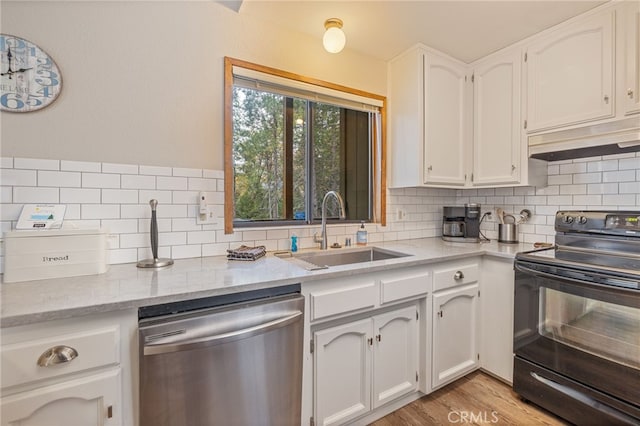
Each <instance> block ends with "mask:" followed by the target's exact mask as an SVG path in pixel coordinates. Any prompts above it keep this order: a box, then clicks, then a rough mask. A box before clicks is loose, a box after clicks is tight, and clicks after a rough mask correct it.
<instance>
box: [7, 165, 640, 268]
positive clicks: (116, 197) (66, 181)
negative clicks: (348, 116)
mask: <svg viewBox="0 0 640 426" xmlns="http://www.w3.org/2000/svg"><path fill="white" fill-rule="evenodd" d="M16 160H17V161H14V159H13V158H11V157H3V158H2V159H1V162H0V167H2V169H1V170H0V172H1V173H2V175H1V176H2V182H1V184H2V188H1V189H0V191H1V192H0V202H1V203H2V206H1V207H2V208H1V209H0V211H1V213H0V224H3V226H4V227H5V228H9V229H10V227H11V226H15V221H16V220H17V217H18V215H19V213H20V210H21V208H22V203H24V202H27V201H25V200H29V201H28V202H29V203H43V202H60V203H64V204H66V205H67V214H66V220H68V221H73V222H75V223H77V224H78V226H82V227H85V226H89V227H97V226H99V225H102V226H104V227H107V228H109V229H110V230H111V233H112V234H113V235H114V239H113V244H112V245H111V248H112V249H111V250H110V254H111V260H110V262H111V263H125V262H127V263H128V262H135V261H137V260H140V259H143V258H149V257H151V252H150V249H149V245H150V242H149V240H150V237H149V227H150V219H149V218H150V216H151V209H150V206H149V204H148V202H147V201H148V199H151V198H155V199H157V200H158V201H159V205H158V210H157V212H158V228H159V231H160V244H161V247H160V253H159V255H160V256H162V257H173V258H176V259H177V258H182V257H193V256H196V257H197V256H211V255H224V254H225V253H226V250H227V249H228V248H229V247H237V246H239V245H240V244H242V243H246V244H262V245H265V246H267V248H268V249H269V250H287V249H288V248H289V244H290V236H291V235H293V234H295V235H297V236H298V237H299V246H300V248H312V247H317V246H318V244H317V243H314V242H313V238H312V235H313V233H314V232H318V231H319V226H316V225H314V226H295V227H280V228H258V229H256V228H250V229H240V230H237V231H236V232H235V233H233V234H230V235H227V234H225V233H224V231H223V226H224V218H223V216H224V173H223V171H221V170H208V169H205V170H201V169H183V168H170V167H157V166H146V165H138V166H136V165H125V164H112V163H104V164H103V163H91V162H78V161H66V160H62V161H60V162H59V163H56V162H57V161H58V160H44V161H43V162H41V161H40V160H33V159H16ZM52 161H53V162H52ZM637 161H640V156H616V157H612V156H608V157H604V158H603V159H599V158H588V159H582V160H573V161H572V160H566V161H561V162H553V163H549V164H548V167H547V169H548V174H549V175H548V182H549V183H548V186H547V187H544V188H533V187H506V188H476V189H469V190H466V189H465V190H463V189H458V190H453V189H440V188H439V189H434V188H398V189H390V190H389V191H388V193H387V203H388V206H387V221H388V222H387V223H388V225H387V226H386V227H382V226H380V225H376V224H368V225H367V230H368V231H369V241H371V242H372V243H373V242H377V241H393V240H398V239H410V238H421V237H430V236H438V235H440V233H441V228H442V206H445V205H462V204H464V203H466V202H478V203H481V204H482V209H483V211H494V210H495V208H496V207H502V208H503V209H505V211H507V212H509V213H516V214H517V213H518V212H519V211H520V210H522V209H523V208H528V209H530V210H531V211H532V212H533V216H532V217H531V218H530V220H529V221H528V222H527V223H526V224H523V225H522V226H521V228H520V240H521V241H528V242H535V241H547V242H553V240H554V236H555V231H554V219H555V213H556V211H557V210H559V209H578V208H592V209H593V208H607V209H608V208H611V209H622V208H625V209H637V208H638V207H637V206H638V205H639V203H640V166H638V163H637ZM15 163H17V165H16V164H15ZM56 164H58V166H57V167H58V168H56ZM14 165H16V167H18V166H21V167H27V166H28V167H33V168H32V169H29V168H25V169H22V168H15V169H13V168H12V167H14ZM39 165H41V166H42V167H39ZM51 168H54V169H53V170H51ZM75 176H81V178H80V182H79V183H78V182H77V178H75ZM200 191H204V192H205V193H206V197H207V202H208V204H209V208H210V209H211V211H212V212H213V214H214V216H215V217H216V218H217V220H216V223H215V224H208V225H198V224H197V223H196V216H197V212H198V205H197V203H198V200H197V199H198V194H199V192H200ZM58 194H59V195H58ZM16 196H17V198H16ZM56 197H59V201H57V200H56ZM53 200H55V201H53ZM397 209H402V210H404V211H405V213H406V216H405V217H404V220H402V221H400V220H398V218H397V213H396V211H397ZM482 227H483V232H485V233H486V234H487V235H488V236H489V237H490V238H495V237H497V224H496V221H495V218H493V219H486V220H485V222H484V223H483V225H482ZM357 228H358V226H357V225H351V224H348V225H342V224H340V225H330V226H329V228H328V234H329V242H340V243H341V244H344V239H345V237H350V238H351V239H352V241H354V239H355V232H356V231H357Z"/></svg>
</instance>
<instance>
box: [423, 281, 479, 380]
mask: <svg viewBox="0 0 640 426" xmlns="http://www.w3.org/2000/svg"><path fill="white" fill-rule="evenodd" d="M477 306H478V284H477V283H474V284H472V285H468V286H463V287H456V288H452V289H449V290H443V291H439V292H437V293H435V294H434V295H433V315H434V319H433V374H432V380H433V387H434V388H435V387H438V386H441V385H443V384H445V383H449V382H451V381H453V380H455V379H457V378H459V377H461V376H462V375H464V374H466V373H468V372H470V371H472V370H475V369H476V368H477V366H478V350H477V333H476V325H477V324H476V318H477V309H478V308H477Z"/></svg>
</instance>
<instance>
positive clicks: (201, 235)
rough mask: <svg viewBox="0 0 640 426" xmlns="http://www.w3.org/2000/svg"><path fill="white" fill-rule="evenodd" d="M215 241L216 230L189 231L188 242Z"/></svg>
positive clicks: (206, 242)
mask: <svg viewBox="0 0 640 426" xmlns="http://www.w3.org/2000/svg"><path fill="white" fill-rule="evenodd" d="M215 242H216V232H215V231H192V232H188V233H187V244H208V243H215Z"/></svg>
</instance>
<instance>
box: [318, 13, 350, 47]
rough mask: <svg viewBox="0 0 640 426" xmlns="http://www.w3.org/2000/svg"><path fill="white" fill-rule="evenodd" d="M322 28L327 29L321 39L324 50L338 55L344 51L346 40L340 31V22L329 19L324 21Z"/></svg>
mask: <svg viewBox="0 0 640 426" xmlns="http://www.w3.org/2000/svg"><path fill="white" fill-rule="evenodd" d="M324 27H325V28H326V29H327V31H326V32H325V33H324V36H323V37H322V44H323V45H324V48H325V50H326V51H327V52H329V53H338V52H340V51H341V50H342V49H344V45H345V43H346V42H347V38H346V37H345V35H344V32H343V31H342V20H340V19H338V18H329V19H327V20H326V21H324Z"/></svg>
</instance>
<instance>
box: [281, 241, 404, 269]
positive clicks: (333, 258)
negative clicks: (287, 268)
mask: <svg viewBox="0 0 640 426" xmlns="http://www.w3.org/2000/svg"><path fill="white" fill-rule="evenodd" d="M406 256H410V255H409V254H405V253H400V252H397V251H391V250H385V249H381V248H378V247H367V248H362V249H353V250H351V249H348V250H340V251H335V252H332V251H322V252H315V253H308V254H297V255H293V257H291V259H293V260H301V261H303V262H305V263H307V264H310V266H308V265H305V268H306V269H309V270H313V269H324V268H327V267H329V266H341V265H350V264H353V263H364V262H374V261H376V260H387V259H397V258H399V257H406Z"/></svg>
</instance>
